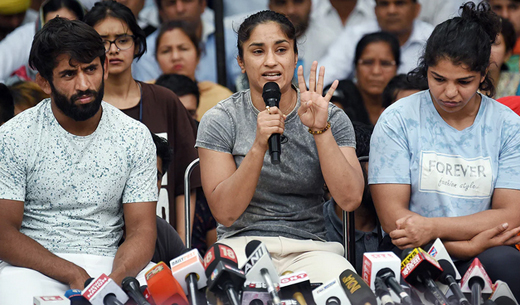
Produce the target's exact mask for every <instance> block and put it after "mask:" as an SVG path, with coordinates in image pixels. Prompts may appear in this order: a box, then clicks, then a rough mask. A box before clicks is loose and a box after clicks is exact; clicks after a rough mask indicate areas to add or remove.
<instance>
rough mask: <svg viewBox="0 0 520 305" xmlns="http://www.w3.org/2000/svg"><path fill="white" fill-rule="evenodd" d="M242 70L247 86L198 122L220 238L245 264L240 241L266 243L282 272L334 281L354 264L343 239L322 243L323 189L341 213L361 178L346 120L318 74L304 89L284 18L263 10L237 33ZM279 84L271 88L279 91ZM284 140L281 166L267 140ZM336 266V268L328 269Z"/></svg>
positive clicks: (352, 202) (353, 203)
mask: <svg viewBox="0 0 520 305" xmlns="http://www.w3.org/2000/svg"><path fill="white" fill-rule="evenodd" d="M238 53H239V55H238V58H237V60H238V64H239V65H240V67H241V69H242V72H243V73H247V77H248V80H249V84H250V88H251V89H250V90H246V91H241V92H238V93H236V94H234V95H233V96H231V97H230V98H228V99H226V100H224V101H222V102H220V103H219V104H218V105H217V106H215V107H214V108H212V109H211V110H210V111H208V112H207V113H206V114H205V115H204V116H203V118H202V120H201V124H200V126H199V133H198V136H197V144H196V146H197V147H198V148H199V157H200V166H201V174H202V184H203V188H204V191H205V194H206V198H207V199H208V204H209V206H210V208H211V211H212V213H213V215H214V217H215V219H216V220H217V221H218V222H219V228H218V233H219V238H220V241H221V242H223V243H225V244H227V245H229V246H231V247H232V248H233V249H234V250H235V252H236V255H237V257H238V259H239V264H243V263H244V262H245V258H246V257H245V252H244V247H245V245H246V244H247V243H248V242H249V241H250V240H253V239H256V240H260V241H262V242H263V243H264V244H265V245H266V247H267V249H268V250H269V252H270V253H271V255H272V257H273V261H274V263H275V266H276V267H277V269H278V272H280V273H282V272H284V271H287V270H290V271H293V272H295V271H299V270H304V271H306V272H307V273H308V274H309V277H310V280H311V281H312V282H326V281H329V280H331V279H333V278H335V279H337V278H338V275H339V273H341V271H343V270H345V269H347V268H348V269H352V270H353V268H352V266H351V265H350V264H349V263H348V262H347V261H346V260H345V259H344V258H343V257H342V254H343V250H342V247H341V245H340V244H339V243H329V242H325V227H324V219H323V213H322V204H323V183H325V182H326V183H327V186H328V188H329V190H330V192H331V194H332V195H333V196H334V199H335V200H336V202H338V204H339V205H340V206H341V207H342V208H343V209H345V210H348V211H352V210H354V209H356V208H357V207H358V205H359V203H360V201H361V196H362V193H363V175H362V172H361V167H360V165H359V163H358V161H357V158H356V153H355V137H354V131H353V128H352V124H351V123H350V120H349V119H348V117H347V116H346V115H345V113H344V112H343V111H342V110H341V109H339V108H337V107H335V106H334V105H332V104H331V103H329V100H330V98H331V96H332V94H333V92H334V90H335V88H336V87H337V81H335V82H334V83H333V85H332V86H331V89H330V90H329V91H328V92H327V94H326V95H325V96H323V95H322V91H323V75H324V69H323V68H322V69H321V70H320V73H319V77H318V79H317V81H316V70H317V63H316V62H314V63H313V64H312V68H311V73H310V74H311V76H310V79H309V85H310V89H307V88H306V85H305V81H304V78H303V68H302V67H299V68H298V83H299V88H296V87H294V86H293V85H292V79H293V76H294V70H295V67H296V63H297V61H298V51H297V46H296V34H295V29H294V27H293V25H292V23H291V22H290V21H289V20H288V19H287V18H286V17H285V16H283V15H281V14H278V13H275V12H272V11H262V12H259V13H256V14H254V15H252V16H250V17H249V18H247V19H246V20H245V21H244V23H242V25H241V26H240V29H239V31H238ZM268 82H274V83H276V84H277V85H278V87H279V88H280V92H281V96H280V99H279V107H276V106H274V107H266V104H265V103H264V99H263V97H262V93H263V88H264V85H265V84H266V83H268ZM275 87H276V86H275ZM273 134H281V139H282V141H281V142H282V144H281V148H282V153H281V157H280V163H279V164H273V163H272V162H271V158H270V155H269V153H268V151H269V145H268V139H269V138H270V137H271V136H272V135H273ZM333 270H334V271H333Z"/></svg>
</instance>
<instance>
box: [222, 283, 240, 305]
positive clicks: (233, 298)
mask: <svg viewBox="0 0 520 305" xmlns="http://www.w3.org/2000/svg"><path fill="white" fill-rule="evenodd" d="M225 290H226V294H227V296H228V299H229V302H230V303H231V305H239V301H238V295H237V292H236V291H235V288H233V285H232V284H231V283H228V284H227V285H226V288H225Z"/></svg>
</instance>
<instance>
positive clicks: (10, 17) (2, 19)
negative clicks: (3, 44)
mask: <svg viewBox="0 0 520 305" xmlns="http://www.w3.org/2000/svg"><path fill="white" fill-rule="evenodd" d="M30 5H31V0H2V1H1V2H0V41H1V40H2V39H4V38H5V37H6V36H7V35H8V34H9V33H11V32H12V31H14V30H15V29H16V28H17V27H19V26H20V25H22V23H23V20H24V19H25V13H26V11H27V10H28V9H29V7H30Z"/></svg>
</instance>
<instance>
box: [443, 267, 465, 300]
mask: <svg viewBox="0 0 520 305" xmlns="http://www.w3.org/2000/svg"><path fill="white" fill-rule="evenodd" d="M439 264H440V265H441V267H442V270H443V272H442V274H441V275H440V276H439V282H441V283H442V284H444V285H448V286H449V287H450V289H451V292H452V293H453V295H454V296H455V298H456V299H457V303H458V304H459V305H470V304H469V301H468V299H466V297H465V296H464V294H463V293H462V290H460V287H459V284H457V281H455V278H454V277H455V269H454V268H453V266H452V265H451V263H450V262H449V261H448V260H446V259H440V260H439Z"/></svg>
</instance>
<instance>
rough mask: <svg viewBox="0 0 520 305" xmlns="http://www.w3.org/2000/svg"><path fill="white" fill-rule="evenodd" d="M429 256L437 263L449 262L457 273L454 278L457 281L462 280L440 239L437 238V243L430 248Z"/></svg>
mask: <svg viewBox="0 0 520 305" xmlns="http://www.w3.org/2000/svg"><path fill="white" fill-rule="evenodd" d="M428 254H430V255H431V257H433V258H435V259H436V260H437V261H440V260H441V259H445V260H447V261H448V262H449V263H450V264H451V266H452V267H453V270H454V271H455V275H454V276H453V278H455V280H457V281H458V280H460V279H461V276H460V273H459V271H458V270H457V267H455V264H454V263H453V260H452V259H451V256H450V254H449V253H448V250H446V247H444V244H443V243H442V241H441V239H440V238H437V239H436V240H435V242H434V243H433V244H432V246H431V247H430V250H428Z"/></svg>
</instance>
